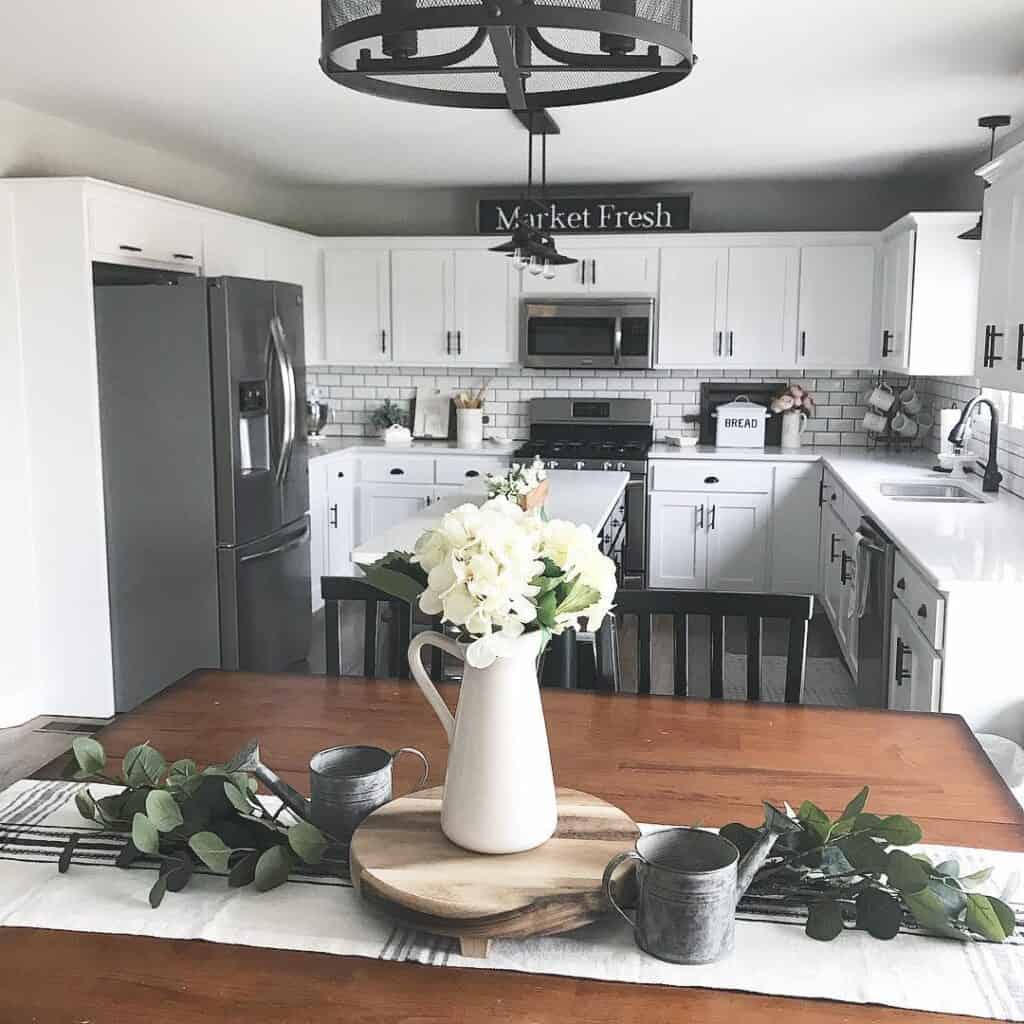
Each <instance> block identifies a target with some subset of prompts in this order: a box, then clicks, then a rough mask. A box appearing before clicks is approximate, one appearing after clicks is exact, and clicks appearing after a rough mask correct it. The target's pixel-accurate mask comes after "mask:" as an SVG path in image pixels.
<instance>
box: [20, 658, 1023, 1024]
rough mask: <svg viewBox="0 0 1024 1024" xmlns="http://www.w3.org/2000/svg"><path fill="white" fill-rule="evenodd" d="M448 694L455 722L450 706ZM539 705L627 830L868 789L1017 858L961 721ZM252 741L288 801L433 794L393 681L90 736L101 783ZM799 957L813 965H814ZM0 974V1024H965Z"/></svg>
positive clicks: (169, 710) (272, 972)
mask: <svg viewBox="0 0 1024 1024" xmlns="http://www.w3.org/2000/svg"><path fill="white" fill-rule="evenodd" d="M442 690H443V692H444V694H445V698H446V700H448V701H449V703H450V704H451V705H452V706H454V704H455V701H456V699H457V695H458V690H457V688H456V687H454V686H449V687H444V688H442ZM543 700H544V708H545V713H546V717H547V725H548V733H549V737H550V744H551V754H552V760H553V764H554V770H555V778H556V780H557V782H558V784H559V785H561V786H566V787H570V788H574V789H581V790H585V791H587V792H590V793H594V794H596V795H598V796H601V797H603V798H604V799H606V800H609V801H611V802H612V803H614V804H616V805H618V806H619V807H622V808H623V809H624V810H626V811H627V812H628V813H629V814H630V815H631V816H632V817H633V818H634V819H635V820H637V821H643V822H654V823H662V824H691V825H692V824H696V823H702V824H704V825H721V824H724V823H726V822H729V821H743V822H746V823H748V824H750V825H756V824H758V823H759V822H760V821H761V820H762V817H763V814H762V806H761V802H762V800H769V801H771V802H773V803H776V804H780V805H781V803H782V802H783V801H784V800H788V801H789V802H790V803H796V802H799V801H801V800H804V799H808V800H813V801H814V802H815V803H817V804H818V805H819V806H820V807H822V808H823V809H825V810H826V811H828V812H831V813H832V814H836V813H838V812H840V811H841V810H842V808H843V807H844V806H845V804H846V803H847V801H848V800H849V799H850V797H852V796H853V795H854V794H855V793H856V792H857V791H858V790H859V789H860V787H861V786H862V785H869V786H870V787H871V795H870V801H869V804H868V806H869V809H871V810H872V811H874V812H875V813H878V814H889V813H897V812H898V813H902V814H907V815H909V816H911V817H913V818H914V819H915V820H917V821H918V822H919V823H920V824H921V826H922V828H923V830H924V835H925V840H926V841H928V842H934V843H948V844H955V845H956V844H958V845H964V846H973V847H983V848H993V849H1002V850H1015V851H1024V814H1022V812H1021V809H1020V807H1019V806H1018V805H1017V803H1016V801H1015V800H1014V798H1013V796H1012V794H1011V793H1010V792H1009V790H1008V789H1007V788H1006V787H1005V786H1004V785H1003V783H1002V781H1001V780H1000V779H999V777H998V775H997V774H996V773H995V771H994V769H993V768H992V765H991V763H990V762H989V760H988V758H987V757H986V756H985V754H984V752H983V751H982V749H981V747H980V746H979V745H978V743H977V741H976V740H975V738H974V736H973V735H972V733H971V732H970V730H969V729H968V727H967V726H966V724H965V723H964V722H963V720H962V719H960V718H959V717H957V716H952V715H938V714H915V713H901V712H883V711H873V710H850V709H831V708H816V707H798V706H787V705H778V704H751V703H736V702H723V701H699V700H680V699H675V698H671V697H633V696H625V695H604V694H590V693H583V692H573V691H569V692H566V691H561V690H545V691H544V693H543ZM252 737H258V738H259V741H260V748H261V751H262V757H263V760H264V761H265V762H266V763H267V764H269V765H270V766H271V767H273V768H274V769H275V770H276V771H277V772H278V773H279V774H280V775H281V776H282V777H283V778H284V779H285V780H286V781H288V782H290V783H291V784H292V785H294V786H296V787H297V788H299V789H301V790H306V787H307V785H308V763H309V758H310V755H311V754H312V753H313V752H315V751H317V750H320V749H322V748H324V747H328V746H332V745H335V744H343V743H357V742H358V743H371V744H376V745H380V746H384V747H388V748H395V747H400V746H416V747H419V748H420V749H421V750H423V751H424V752H426V753H427V755H428V756H429V758H430V762H431V766H432V768H431V778H430V782H431V784H436V783H440V782H441V781H443V777H444V768H445V754H446V741H445V737H444V734H443V732H442V730H441V727H440V725H439V724H438V721H437V718H436V717H435V716H434V713H433V712H432V711H431V710H430V708H429V707H428V706H427V704H426V702H425V701H424V700H423V698H422V697H421V695H420V693H419V691H418V690H417V689H416V687H415V686H414V685H413V684H411V683H408V682H404V681H399V680H364V679H345V678H341V679H337V678H328V677H323V676H313V677H310V676H297V675H259V674H252V673H244V672H222V671H205V670H204V671H199V672H195V673H192V674H191V675H189V676H187V677H186V678H184V679H183V680H181V681H180V682H178V683H177V684H175V685H174V686H172V687H170V688H169V689H168V690H165V691H164V692H163V693H162V694H160V695H158V696H156V697H154V698H152V699H151V700H149V701H147V702H146V703H145V704H143V705H142V706H141V707H139V708H138V709H137V710H135V711H133V712H131V713H129V714H126V715H123V716H120V717H119V718H118V719H117V720H116V721H115V722H114V723H113V724H111V725H110V726H108V727H107V728H105V729H104V730H102V732H101V733H100V734H99V736H98V738H99V739H100V741H101V742H102V743H103V745H104V747H105V748H106V751H107V754H108V759H109V762H110V764H111V766H112V767H113V768H115V769H118V768H119V767H120V764H119V758H120V757H121V756H122V755H123V754H124V753H125V752H126V751H127V750H128V748H129V747H131V746H133V745H134V744H136V743H139V742H141V741H144V740H148V741H149V742H150V743H151V744H152V745H153V746H155V747H157V748H158V749H159V750H160V751H161V752H162V753H163V754H164V755H165V756H166V757H167V759H168V760H171V759H176V758H181V757H186V756H187V757H192V758H195V759H196V760H197V761H198V762H200V763H201V764H204V763H208V762H220V761H224V760H226V759H227V758H228V757H229V756H230V755H231V754H232V753H233V752H234V751H235V750H237V749H239V748H241V747H242V746H243V745H244V744H245V743H246V741H248V740H249V739H250V738H252ZM415 771H416V769H415V767H414V766H412V765H409V766H407V767H397V768H396V772H397V777H396V791H397V792H402V790H403V787H405V788H408V787H411V786H412V785H413V784H414V783H415V781H416V780H415V778H414V773H415ZM43 774H44V775H45V774H46V773H43ZM249 895H250V898H252V899H254V900H258V899H260V895H259V894H258V893H256V892H252V893H251V894H249ZM179 898H180V899H188V894H187V893H184V894H182V896H181V897H179ZM154 913H159V911H154ZM55 924H58V922H55ZM897 941H899V940H897ZM807 943H808V947H807V956H808V958H813V957H814V956H816V955H820V954H821V953H822V948H821V947H819V946H817V945H816V944H815V943H814V941H813V940H811V939H808V940H807ZM0 964H2V965H3V967H2V971H0V975H2V977H3V983H2V984H0V1022H12V1024H13V1022H19V1024H20V1022H25V1024H28V1022H35V1024H49V1022H60V1024H72V1022H85V1021H88V1022H90V1024H138V1022H139V1021H145V1022H146V1024H183V1022H193V1021H202V1022H225V1024H226V1022H232V1024H233V1022H236V1021H237V1022H241V1021H245V1022H247V1024H249V1022H252V1024H257V1022H267V1024H286V1022H287V1024H313V1022H316V1024H324V1022H334V1021H337V1022H345V1024H383V1022H392V1021H405V1022H410V1024H413V1022H414V1024H433V1022H441V1021H446V1022H466V1024H470V1022H472V1024H479V1022H487V1024H504V1022H513V1021H515V1022H530V1024H567V1022H586V1024H619V1022H625V1021H635V1022H642V1024H660V1022H667V1021H673V1022H679V1021H687V1020H700V1021H705V1022H709V1024H725V1022H728V1024H740V1022H747V1021H750V1022H754V1021H757V1022H758V1024H771V1022H776V1021H777V1022H779V1024H782V1022H785V1024H801V1022H810V1021H814V1022H822V1021H825V1022H840V1021H842V1022H868V1021H872V1022H875V1021H901V1022H913V1021H920V1022H929V1024H937V1022H939V1021H953V1020H963V1021H967V1020H974V1018H966V1017H953V1016H946V1015H942V1014H933V1013H919V1012H913V1011H907V1010H896V1009H891V1008H886V1007H878V1006H863V1005H858V1004H848V1003H839V1002H829V1001H822V1000H809V999H798V998H785V997H777V996H765V995H755V994H749V993H743V992H734V991H721V990H712V989H699V988H669V987H659V986H654V985H633V984H620V983H613V982H599V981H590V980H584V979H577V978H566V977H555V976H546V975H533V974H530V975H527V974H516V973H511V972H499V971H488V970H480V969H459V968H437V967H428V966H422V965H419V964H411V963H395V962H384V961H379V960H369V959H360V958H354V957H341V956H334V955H329V954H321V953H306V952H293V951H286V950H276V949H263V948H252V947H245V946H233V945H221V944H214V943H208V942H202V941H196V940H193V941H187V940H175V939H157V938H148V937H141V936H130V935H104V934H96V933H89V934H84V933H80V932H70V931H61V930H59V929H56V928H55V929H53V930H48V929H26V928H0Z"/></svg>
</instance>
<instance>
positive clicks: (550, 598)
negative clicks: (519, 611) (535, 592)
mask: <svg viewBox="0 0 1024 1024" xmlns="http://www.w3.org/2000/svg"><path fill="white" fill-rule="evenodd" d="M557 604H558V597H557V596H556V594H555V592H554V591H553V590H549V591H548V592H547V593H546V594H541V596H540V597H539V598H538V599H537V621H538V622H539V623H540V624H541V625H542V626H544V627H546V628H547V629H550V628H551V627H552V626H553V625H554V624H555V606H556V605H557Z"/></svg>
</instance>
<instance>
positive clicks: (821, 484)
mask: <svg viewBox="0 0 1024 1024" xmlns="http://www.w3.org/2000/svg"><path fill="white" fill-rule="evenodd" d="M824 504H825V478H824V477H822V478H821V479H820V480H819V481H818V508H821V507H822V505H824Z"/></svg>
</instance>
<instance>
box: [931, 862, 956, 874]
mask: <svg viewBox="0 0 1024 1024" xmlns="http://www.w3.org/2000/svg"><path fill="white" fill-rule="evenodd" d="M935 870H936V871H937V872H938V873H939V874H940V875H945V876H946V877H947V878H959V877H960V864H959V863H958V862H957V861H955V860H944V861H942V863H941V864H936V865H935Z"/></svg>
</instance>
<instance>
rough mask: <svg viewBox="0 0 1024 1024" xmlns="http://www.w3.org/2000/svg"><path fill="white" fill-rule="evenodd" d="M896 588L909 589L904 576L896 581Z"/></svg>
mask: <svg viewBox="0 0 1024 1024" xmlns="http://www.w3.org/2000/svg"><path fill="white" fill-rule="evenodd" d="M896 589H897V590H906V589H907V581H906V580H905V579H904V578H903V577H902V576H901V577H900V578H899V579H898V580H897V581H896Z"/></svg>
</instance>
